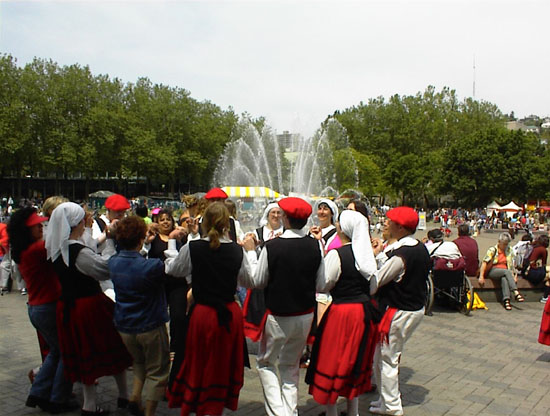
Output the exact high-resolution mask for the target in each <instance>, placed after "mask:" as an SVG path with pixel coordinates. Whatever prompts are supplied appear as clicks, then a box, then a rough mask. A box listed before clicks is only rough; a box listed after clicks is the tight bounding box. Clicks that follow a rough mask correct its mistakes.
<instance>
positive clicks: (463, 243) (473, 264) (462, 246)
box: [453, 224, 479, 277]
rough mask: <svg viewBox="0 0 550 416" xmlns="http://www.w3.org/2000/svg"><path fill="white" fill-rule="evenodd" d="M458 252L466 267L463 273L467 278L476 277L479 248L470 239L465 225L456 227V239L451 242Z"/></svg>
mask: <svg viewBox="0 0 550 416" xmlns="http://www.w3.org/2000/svg"><path fill="white" fill-rule="evenodd" d="M453 242H454V243H455V244H456V245H457V247H458V249H459V250H460V252H461V253H462V257H464V261H465V262H466V267H465V268H464V272H465V273H466V276H468V277H477V276H478V273H479V248H478V246H477V241H476V240H474V239H473V238H472V237H470V227H469V225H467V224H460V225H459V226H458V238H457V239H456V240H454V241H453Z"/></svg>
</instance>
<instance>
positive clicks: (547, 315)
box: [539, 301, 550, 345]
mask: <svg viewBox="0 0 550 416" xmlns="http://www.w3.org/2000/svg"><path fill="white" fill-rule="evenodd" d="M539 342H540V343H541V344H544V345H550V301H548V302H546V305H544V311H543V312H542V320H541V322H540V332H539Z"/></svg>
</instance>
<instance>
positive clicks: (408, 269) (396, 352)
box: [369, 207, 430, 415]
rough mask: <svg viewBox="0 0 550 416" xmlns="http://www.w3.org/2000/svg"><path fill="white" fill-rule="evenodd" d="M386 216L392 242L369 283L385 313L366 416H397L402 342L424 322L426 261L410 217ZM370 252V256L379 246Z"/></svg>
mask: <svg viewBox="0 0 550 416" xmlns="http://www.w3.org/2000/svg"><path fill="white" fill-rule="evenodd" d="M386 215H387V217H388V218H387V220H386V223H385V225H384V231H385V233H386V234H387V236H388V239H389V240H392V241H394V242H393V243H392V244H390V245H388V246H387V247H386V249H385V250H384V254H385V256H384V254H381V256H383V257H386V258H387V260H386V261H385V263H384V265H383V266H382V267H381V268H380V270H379V271H378V273H377V274H376V275H375V276H373V277H372V278H371V279H370V293H371V295H374V294H376V297H377V299H378V302H379V305H380V307H381V308H385V309H386V312H385V313H384V316H383V318H382V321H381V322H380V324H379V330H380V332H381V334H380V339H381V340H382V341H381V342H379V344H378V345H377V346H376V351H375V354H374V374H375V377H376V382H377V385H378V390H379V393H380V396H379V398H378V400H375V401H374V402H372V403H371V407H370V408H369V411H370V412H371V413H375V414H382V415H402V414H403V407H402V404H401V394H400V392H399V361H400V359H401V354H402V352H403V347H404V346H405V342H406V341H407V340H408V339H409V338H410V336H411V335H412V333H413V332H414V330H415V329H416V327H417V326H418V324H419V323H420V321H421V320H422V317H423V316H424V303H425V301H426V279H427V277H428V272H429V268H430V257H429V255H428V251H427V250H426V247H425V246H424V244H422V243H420V242H419V241H418V240H416V239H415V238H414V237H413V234H414V232H415V231H416V227H417V225H418V214H417V213H416V211H414V210H413V209H412V208H409V207H397V208H394V209H392V210H390V211H388V213H387V214H386ZM373 248H374V252H375V254H376V253H377V252H380V250H381V248H382V246H381V245H376V246H375V247H373Z"/></svg>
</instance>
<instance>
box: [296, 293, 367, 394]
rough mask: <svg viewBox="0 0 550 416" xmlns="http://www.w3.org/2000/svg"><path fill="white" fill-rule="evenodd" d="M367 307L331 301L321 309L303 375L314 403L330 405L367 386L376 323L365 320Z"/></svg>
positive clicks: (364, 390)
mask: <svg viewBox="0 0 550 416" xmlns="http://www.w3.org/2000/svg"><path fill="white" fill-rule="evenodd" d="M369 306H370V305H365V304H363V303H342V304H334V303H333V304H332V305H331V306H330V307H329V309H328V310H327V311H326V312H325V315H324V316H323V319H322V321H321V324H320V326H319V331H318V333H317V336H316V340H315V344H314V346H313V350H314V352H313V357H312V360H314V362H312V363H311V364H310V367H309V368H308V374H307V378H306V382H308V384H309V385H310V386H309V393H310V394H311V395H313V398H314V399H315V401H316V402H318V403H320V404H334V403H336V401H337V400H338V397H346V398H348V399H353V398H354V397H357V396H359V395H360V394H363V393H365V392H367V391H369V390H370V389H371V375H372V361H373V356H374V348H375V346H376V339H377V336H376V328H377V326H376V324H374V323H373V322H371V320H370V319H369V317H368V316H367V319H365V317H366V312H365V309H366V308H368V307H369ZM365 331H366V333H365Z"/></svg>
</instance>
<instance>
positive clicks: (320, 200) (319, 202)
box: [315, 198, 338, 224]
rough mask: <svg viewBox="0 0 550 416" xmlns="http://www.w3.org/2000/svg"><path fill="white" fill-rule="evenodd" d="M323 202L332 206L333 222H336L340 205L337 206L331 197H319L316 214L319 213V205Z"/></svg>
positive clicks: (316, 203)
mask: <svg viewBox="0 0 550 416" xmlns="http://www.w3.org/2000/svg"><path fill="white" fill-rule="evenodd" d="M321 204H327V205H328V207H329V208H330V211H331V212H332V221H331V224H334V223H336V221H337V220H338V207H337V206H336V204H335V203H334V202H332V201H331V200H330V199H327V198H321V199H318V200H317V201H316V202H315V215H317V210H318V209H319V205H321Z"/></svg>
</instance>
